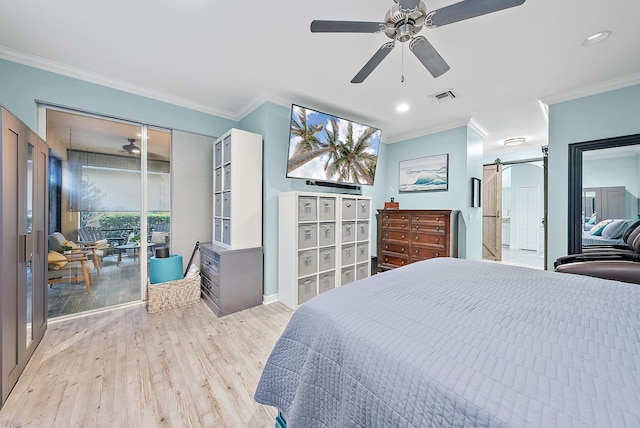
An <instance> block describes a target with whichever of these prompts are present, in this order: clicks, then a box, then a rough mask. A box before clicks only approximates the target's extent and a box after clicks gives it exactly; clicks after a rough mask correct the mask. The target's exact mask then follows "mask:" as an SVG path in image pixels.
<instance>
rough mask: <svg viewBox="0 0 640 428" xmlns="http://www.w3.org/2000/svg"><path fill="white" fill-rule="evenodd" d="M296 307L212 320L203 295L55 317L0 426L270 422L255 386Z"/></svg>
mask: <svg viewBox="0 0 640 428" xmlns="http://www.w3.org/2000/svg"><path fill="white" fill-rule="evenodd" d="M291 314H292V311H291V310H289V309H288V308H286V307H285V306H283V305H282V304H280V303H273V304H270V305H261V306H257V307H255V308H252V309H248V310H245V311H242V312H238V313H235V314H232V315H228V316H226V317H223V318H219V319H218V318H216V317H215V315H213V313H212V312H211V311H210V310H209V308H208V307H207V306H206V305H205V304H204V303H202V302H199V303H197V304H194V305H191V306H188V307H184V308H177V309H172V310H168V311H164V312H160V313H156V314H148V313H147V312H146V310H145V308H144V306H142V305H139V306H134V307H128V308H123V309H115V310H113V311H109V312H104V313H99V314H94V315H89V316H85V317H82V318H76V319H71V320H65V321H60V322H57V323H51V324H50V325H49V328H48V330H47V332H46V334H45V337H44V339H43V341H42V343H40V346H39V347H38V348H37V349H36V352H35V354H34V356H33V358H32V359H31V361H30V362H29V363H28V365H27V367H26V369H25V371H24V373H23V374H22V376H21V377H20V379H19V381H18V383H17V385H16V386H15V388H14V390H13V392H12V393H11V395H10V396H9V399H8V400H7V402H6V403H5V406H4V407H3V408H2V410H0V427H273V426H274V424H275V414H276V413H275V409H273V408H271V407H266V406H262V405H259V404H258V403H256V402H255V401H254V400H253V393H254V392H255V388H256V385H257V382H258V379H259V377H260V374H261V372H262V368H263V366H264V364H265V362H266V359H267V357H268V355H269V353H270V352H271V349H272V348H273V346H274V344H275V342H276V340H277V338H278V337H279V335H280V334H281V333H282V331H283V329H284V327H285V326H286V323H287V322H288V321H289V318H290V317H291Z"/></svg>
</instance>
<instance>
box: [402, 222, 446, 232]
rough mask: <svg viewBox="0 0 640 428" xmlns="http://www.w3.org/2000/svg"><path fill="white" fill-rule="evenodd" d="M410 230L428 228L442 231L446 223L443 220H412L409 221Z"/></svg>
mask: <svg viewBox="0 0 640 428" xmlns="http://www.w3.org/2000/svg"><path fill="white" fill-rule="evenodd" d="M411 230H429V231H434V232H441V233H444V232H445V230H447V225H446V224H445V223H444V222H437V221H435V220H434V221H414V222H412V223H411Z"/></svg>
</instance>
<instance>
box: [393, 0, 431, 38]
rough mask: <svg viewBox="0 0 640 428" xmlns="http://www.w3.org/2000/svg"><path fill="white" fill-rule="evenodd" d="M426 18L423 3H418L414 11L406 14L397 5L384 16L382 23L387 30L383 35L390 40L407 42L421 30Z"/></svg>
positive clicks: (425, 9)
mask: <svg viewBox="0 0 640 428" xmlns="http://www.w3.org/2000/svg"><path fill="white" fill-rule="evenodd" d="M426 16H427V7H426V6H425V4H424V3H423V2H420V4H419V5H418V7H417V8H415V10H413V11H409V12H408V13H407V12H405V11H403V10H402V8H401V7H400V5H399V4H395V5H393V6H392V7H391V9H389V11H388V12H387V15H386V16H385V19H384V22H385V23H386V24H387V28H386V29H385V30H384V33H385V34H386V35H387V37H389V38H390V39H395V40H398V41H399V42H407V41H409V40H411V38H412V37H413V36H414V35H416V34H418V33H419V32H420V30H422V27H423V26H424V23H425V20H426Z"/></svg>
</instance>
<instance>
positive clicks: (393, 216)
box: [381, 212, 411, 221]
mask: <svg viewBox="0 0 640 428" xmlns="http://www.w3.org/2000/svg"><path fill="white" fill-rule="evenodd" d="M410 218H411V216H410V215H409V214H407V213H395V212H394V213H392V212H385V213H383V214H382V218H381V220H382V221H386V220H407V221H409V219H410Z"/></svg>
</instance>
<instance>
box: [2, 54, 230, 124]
mask: <svg viewBox="0 0 640 428" xmlns="http://www.w3.org/2000/svg"><path fill="white" fill-rule="evenodd" d="M0 58H1V59H6V60H7V61H11V62H15V63H18V64H22V65H26V66H29V67H34V68H38V69H40V70H45V71H50V72H52V73H56V74H60V75H63V76H67V77H71V78H74V79H79V80H82V81H85V82H89V83H94V84H96V85H101V86H106V87H108V88H112V89H117V90H119V91H123V92H127V93H130V94H134V95H139V96H142V97H146V98H151V99H154V100H156V101H161V102H165V103H168V104H172V105H176V106H179V107H184V108H187V109H190V110H195V111H199V112H202V113H207V114H211V115H214V116H218V117H221V118H224V119H229V120H234V121H238V120H239V117H241V116H239V114H238V113H233V112H229V111H227V110H221V109H218V108H215V107H212V106H209V105H205V104H201V103H196V102H193V101H191V100H188V99H185V98H180V97H176V96H173V95H171V94H167V93H164V92H160V91H156V90H153V89H149V88H144V87H141V86H137V85H132V84H130V83H127V82H124V81H121V80H118V79H113V78H111V77H108V76H104V75H101V74H99V73H94V72H92V71H88V70H85V69H82V68H78V67H73V66H70V65H66V64H62V63H59V62H56V61H52V60H50V59H47V58H43V57H39V56H36V55H31V54H28V53H25V52H21V51H18V50H15V49H11V48H8V47H6V46H1V45H0Z"/></svg>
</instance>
